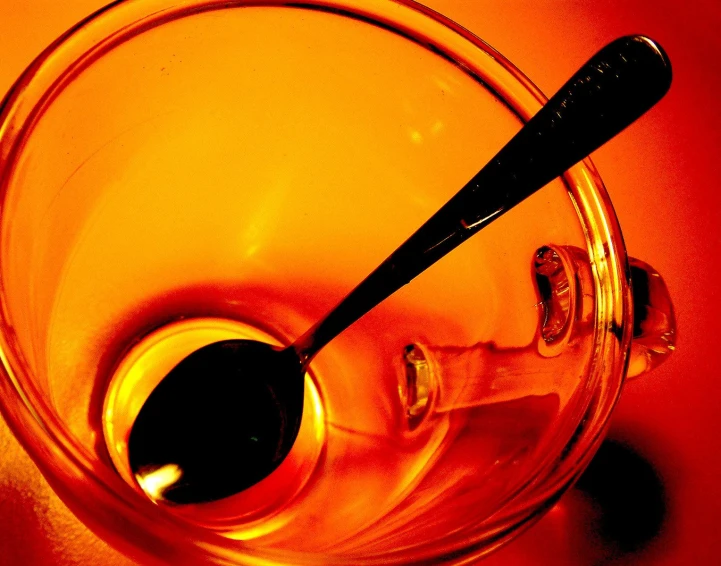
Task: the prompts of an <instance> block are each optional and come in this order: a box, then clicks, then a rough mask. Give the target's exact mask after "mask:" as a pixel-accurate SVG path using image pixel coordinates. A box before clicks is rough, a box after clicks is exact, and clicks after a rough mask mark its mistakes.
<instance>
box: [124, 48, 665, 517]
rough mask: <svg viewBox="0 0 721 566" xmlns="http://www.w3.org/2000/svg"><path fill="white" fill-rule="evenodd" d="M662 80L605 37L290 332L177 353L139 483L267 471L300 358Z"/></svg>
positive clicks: (204, 488)
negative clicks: (450, 190) (273, 340)
mask: <svg viewBox="0 0 721 566" xmlns="http://www.w3.org/2000/svg"><path fill="white" fill-rule="evenodd" d="M670 84H671V66H670V62H669V60H668V57H667V56H666V54H665V53H664V51H663V50H662V49H661V47H659V46H658V44H656V43H655V42H654V41H652V40H650V39H648V38H646V37H643V36H628V37H623V38H620V39H618V40H616V41H614V42H612V43H610V44H609V45H607V46H606V47H604V48H603V49H602V50H601V51H599V52H598V53H597V54H596V55H595V56H594V57H593V58H592V59H591V60H590V61H588V62H587V63H586V64H585V65H584V66H583V67H581V69H580V70H579V71H578V72H577V73H576V74H575V75H573V77H572V78H571V79H570V80H569V81H568V82H567V83H566V84H565V85H564V86H563V87H562V88H561V89H560V90H559V91H558V93H557V94H556V95H555V96H553V98H551V99H550V100H549V101H548V102H547V103H546V104H545V105H544V106H543V108H541V110H540V111H539V112H538V113H537V114H536V115H535V116H534V117H533V118H532V119H531V120H530V121H529V122H528V123H527V124H526V125H525V126H524V127H523V128H522V129H521V130H520V131H519V132H518V133H517V134H516V135H515V136H514V137H513V138H512V139H511V140H510V141H509V142H508V144H507V145H506V146H505V147H503V149H501V151H500V152H499V153H498V154H497V155H496V156H495V157H494V158H493V159H492V160H491V161H490V162H489V163H488V164H487V165H486V166H485V167H484V168H483V169H481V170H480V171H479V172H478V173H477V174H476V175H475V176H474V177H473V178H472V179H471V180H470V181H469V182H468V183H467V184H466V185H465V186H464V187H463V188H462V189H461V190H460V191H459V192H458V193H457V194H456V195H455V196H454V197H453V198H451V200H450V201H448V202H447V203H446V204H445V205H444V206H443V207H442V208H441V209H440V210H439V211H438V212H437V213H436V214H434V215H433V216H432V217H431V218H430V219H429V220H428V221H427V222H426V223H425V224H424V225H423V226H422V227H421V228H420V229H418V231H417V232H415V233H414V234H413V235H412V236H411V237H410V238H409V239H408V240H407V241H406V242H405V243H403V244H402V245H401V246H400V247H399V248H398V249H397V250H396V251H395V252H393V253H392V254H391V255H390V256H389V257H388V259H386V260H385V261H384V262H383V263H382V264H381V265H380V266H379V267H378V268H377V269H376V270H375V271H373V272H372V273H371V274H370V275H369V276H368V277H367V278H366V279H365V280H364V281H362V282H361V283H360V284H359V285H358V286H357V287H356V288H355V289H354V290H353V291H351V292H350V294H348V295H347V296H346V297H345V298H344V299H343V300H342V301H341V302H340V304H338V305H337V306H336V307H335V308H334V309H333V310H332V311H331V312H330V313H329V314H328V315H327V316H326V317H325V318H323V319H322V320H320V321H319V322H318V323H317V324H315V325H314V326H313V327H312V328H310V329H309V330H308V331H307V332H306V333H305V334H303V335H302V336H301V337H300V338H298V339H297V340H296V341H295V342H294V343H293V344H291V345H290V346H288V347H286V348H282V349H281V348H279V347H276V346H271V345H269V344H265V343H262V342H258V341H253V340H226V341H221V342H216V343H213V344H209V345H207V346H205V347H203V348H200V349H198V350H196V351H195V352H193V353H191V354H190V355H189V356H187V357H186V358H185V359H183V360H182V361H181V362H180V363H179V364H178V365H177V366H175V368H174V369H173V370H171V371H170V373H169V374H168V375H167V376H166V377H165V378H164V379H163V380H162V381H161V382H160V384H159V385H158V386H157V387H156V389H155V390H153V392H152V393H151V394H150V396H149V397H148V399H147V400H146V402H145V404H144V405H143V407H142V408H141V410H140V413H139V414H138V417H137V419H136V421H135V423H134V425H133V427H132V429H131V432H130V436H129V439H128V452H129V461H130V467H131V470H132V471H133V474H134V475H135V477H136V478H138V481H139V483H140V484H141V485H144V482H143V479H144V478H147V477H149V476H150V475H151V474H155V476H156V480H157V479H158V478H159V477H160V478H163V477H166V479H161V480H160V482H161V484H162V485H161V488H162V489H157V485H156V489H155V492H154V493H155V494H156V497H155V498H156V499H162V500H164V501H166V502H170V503H175V504H188V503H202V502H209V501H215V500H218V499H222V498H224V497H228V496H230V495H233V494H236V493H239V492H241V491H243V490H244V489H247V488H248V487H250V486H252V485H254V484H256V483H257V482H259V481H260V480H262V479H263V478H265V477H266V476H268V475H269V474H270V473H271V472H272V471H273V470H275V469H276V468H277V467H278V466H279V465H280V463H281V462H282V461H283V459H284V458H285V457H286V456H287V454H288V453H289V451H290V449H291V447H292V446H293V443H294V441H295V439H296V436H297V434H298V429H299V427H300V421H301V415H302V411H303V393H304V377H305V373H306V370H307V368H308V365H309V364H310V362H311V360H312V359H313V357H314V356H315V355H316V354H317V353H318V352H319V351H320V350H321V349H322V348H323V347H324V346H325V345H326V344H328V342H330V341H331V340H332V339H333V338H335V337H336V336H337V335H338V334H339V333H341V332H342V331H343V330H345V329H346V328H347V327H348V326H350V325H351V324H352V323H353V322H355V321H356V320H358V319H359V318H360V317H361V316H363V315H364V314H365V313H366V312H368V311H369V310H371V309H372V308H373V307H375V306H376V305H378V304H379V303H380V302H381V301H383V300H384V299H386V298H387V297H388V296H390V295H391V294H393V293H394V292H395V291H397V290H398V289H400V288H401V287H402V286H404V285H405V284H406V283H408V282H409V281H411V280H412V279H413V278H414V277H416V276H417V275H418V274H420V273H422V272H423V271H424V270H426V269H427V268H428V267H430V266H431V265H432V264H433V263H435V262H436V261H437V260H439V259H440V258H442V257H443V256H445V255H446V254H447V253H449V252H450V251H451V250H453V249H454V248H455V247H456V246H458V245H459V244H461V243H462V242H463V241H465V240H466V239H467V238H469V237H470V236H472V235H473V234H475V233H476V232H478V231H479V230H480V229H481V228H483V227H484V226H486V225H487V224H489V223H490V222H492V221H493V220H495V219H497V218H498V217H499V216H501V215H502V214H504V213H505V212H507V211H508V210H510V209H511V208H512V207H514V206H515V205H517V204H518V203H520V202H521V201H522V200H524V199H525V198H526V197H528V196H530V195H531V194H533V193H534V192H535V191H537V190H539V189H540V188H542V187H543V186H545V185H546V184H547V183H548V182H549V181H551V180H553V179H554V178H556V177H558V176H560V175H561V174H563V172H564V171H566V170H567V169H568V168H570V167H571V166H573V165H574V164H576V163H577V162H578V161H580V160H581V159H583V158H585V157H586V156H587V155H588V154H589V153H591V152H592V151H594V150H595V149H597V148H598V147H600V146H601V145H603V144H604V143H605V142H606V141H608V140H609V139H611V138H612V137H613V136H615V135H616V134H617V133H618V132H620V131H621V130H622V129H624V128H625V127H626V126H628V125H629V124H631V123H632V122H634V121H635V120H636V119H637V118H638V117H640V116H641V115H642V114H643V113H645V112H646V111H647V110H648V109H649V108H651V107H652V106H653V105H654V104H655V103H656V102H658V101H659V100H660V99H661V98H662V97H663V95H664V94H665V93H666V91H667V90H668V88H669V87H670ZM168 470H169V472H168ZM166 472H167V473H166ZM155 483H156V484H157V483H158V482H157V481H156V482H155ZM146 492H148V493H149V494H150V492H149V490H147V489H146ZM159 493H162V495H158V494H159Z"/></svg>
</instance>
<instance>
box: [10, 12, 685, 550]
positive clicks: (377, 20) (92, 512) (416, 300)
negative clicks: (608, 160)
mask: <svg viewBox="0 0 721 566" xmlns="http://www.w3.org/2000/svg"><path fill="white" fill-rule="evenodd" d="M543 101H544V97H543V95H542V94H541V93H540V92H539V91H538V89H537V88H535V87H534V86H533V85H532V84H531V83H530V81H529V80H528V79H527V78H526V77H524V76H523V75H522V74H521V73H520V72H519V71H518V70H517V69H515V67H513V66H512V65H511V64H510V63H509V62H508V61H506V60H505V59H504V58H503V57H502V56H501V55H499V54H498V53H497V52H495V51H494V50H493V49H492V48H490V47H489V46H488V45H486V44H484V43H483V42H482V41H481V40H479V39H478V38H476V37H475V36H473V35H471V34H470V33H469V32H467V31H466V30H463V29H462V28H460V27H459V26H457V25H456V24H454V23H452V22H450V21H449V20H447V19H445V18H443V17H442V16H440V15H438V14H436V13H433V12H431V11H430V10H428V9H426V8H423V7H421V6H419V5H416V4H414V3H412V2H391V1H387V0H336V1H322V0H312V1H306V2H303V3H299V4H288V3H286V2H283V1H280V0H266V1H242V0H239V1H237V2H220V1H216V2H213V1H206V2H201V1H192V0H189V1H186V2H182V3H177V2H171V1H169V0H147V1H128V2H121V3H117V4H114V5H111V6H109V7H108V8H106V9H105V10H102V11H101V12H99V13H98V14H96V15H95V16H93V17H91V18H89V19H88V20H86V21H85V22H82V23H81V24H79V25H78V26H77V27H76V28H74V29H73V30H71V31H70V32H69V33H68V34H66V35H65V36H64V37H63V38H61V39H60V40H58V41H57V42H56V43H55V44H53V45H52V46H50V47H49V48H48V49H47V50H46V51H45V52H44V53H43V54H42V55H41V56H40V57H39V58H38V59H37V60H36V61H35V62H34V63H33V64H32V65H31V67H30V68H29V69H28V70H27V71H26V72H25V74H24V75H23V76H22V77H21V78H20V79H19V81H18V82H17V83H16V85H15V86H14V87H13V89H12V90H11V92H10V93H9V95H8V97H7V98H6V99H5V101H4V103H3V106H2V113H1V114H0V183H1V184H0V197H1V198H2V209H1V210H2V213H1V216H0V246H1V247H0V285H1V286H0V293H1V294H0V300H1V301H2V310H1V312H0V325H1V330H2V333H1V335H0V353H1V354H2V362H3V374H2V376H0V377H1V379H0V392H2V395H1V397H0V405H1V406H2V410H3V414H4V415H5V417H6V419H7V421H8V423H9V425H10V426H11V427H12V429H13V431H14V432H15V434H16V435H17V436H18V438H19V439H20V441H21V442H22V444H23V446H24V447H25V448H26V450H27V451H28V453H29V454H30V455H31V456H32V458H33V459H34V461H35V462H36V464H37V465H38V467H39V468H40V470H41V471H42V472H43V474H44V475H45V477H46V478H47V480H48V482H49V483H50V484H51V485H52V487H53V488H54V489H55V490H56V491H57V492H58V494H59V495H60V496H61V498H62V499H63V500H64V501H65V502H66V504H67V505H68V506H69V507H70V508H71V509H72V510H73V511H74V512H75V513H76V514H77V515H78V517H80V518H81V519H82V520H83V521H84V522H85V523H86V524H87V525H88V526H89V527H90V528H91V529H93V530H94V531H95V532H97V533H98V534H99V535H100V536H102V537H103V538H105V539H106V540H108V541H109V542H110V543H111V544H113V545H115V546H116V547H118V548H120V549H121V550H123V551H125V552H127V553H128V554H129V555H130V556H132V557H134V558H136V559H138V560H141V561H149V562H152V561H158V562H167V563H173V564H185V563H187V564H199V563H209V564H229V563H237V564H288V563H294V564H324V563H333V564H361V563H364V564H365V563H367V564H376V563H377V564H387V563H417V562H420V561H424V560H426V561H433V562H434V563H444V562H448V563H453V562H458V561H463V560H468V559H470V558H473V557H478V556H481V555H483V554H485V553H487V552H489V551H491V550H492V549H494V548H496V547H497V546H498V545H500V544H501V543H502V542H504V541H505V540H508V539H509V538H510V537H511V536H512V535H513V534H515V533H517V532H519V530H520V529H522V528H523V527H524V526H527V525H529V524H530V523H531V522H532V521H533V520H534V519H535V518H537V517H538V516H540V514H541V513H542V512H543V511H544V510H545V509H547V508H548V507H549V506H550V505H551V504H552V503H553V502H554V501H555V500H556V499H557V498H558V497H559V496H560V495H561V494H562V493H563V491H564V490H565V489H567V488H568V487H569V486H570V485H571V484H572V483H573V481H574V480H575V478H577V477H578V475H579V474H580V472H581V471H582V470H583V468H584V466H585V464H586V463H587V462H588V460H589V459H590V457H591V456H592V455H593V452H594V450H595V448H596V447H597V445H598V443H599V440H600V438H601V436H602V433H603V430H604V427H605V424H606V422H607V420H608V417H609V414H610V412H611V410H612V408H613V406H614V404H615V402H616V400H617V398H618V395H619V393H620V390H621V385H622V383H623V381H624V378H625V376H626V374H627V369H629V368H630V369H629V372H628V373H629V375H637V374H640V373H643V372H645V371H648V370H649V369H651V368H652V367H653V366H654V365H655V364H657V363H659V362H660V361H662V360H663V358H664V357H665V356H666V355H667V354H668V353H669V352H670V351H671V350H672V349H673V337H674V329H675V322H674V318H673V308H672V306H671V303H670V301H669V300H668V294H667V292H666V289H665V285H664V284H663V280H662V279H661V278H660V276H658V274H657V273H656V272H655V271H654V270H653V269H652V268H651V267H650V266H648V265H646V264H643V263H642V262H638V261H636V260H632V261H631V262H630V263H629V261H628V259H627V257H626V253H625V249H624V246H623V240H622V236H621V233H620V230H619V227H618V225H617V222H616V219H615V216H614V214H613V210H612V208H611V205H610V202H609V201H608V197H607V194H606V192H605V190H604V188H603V185H602V183H601V181H600V178H599V177H598V175H597V173H596V172H595V170H594V168H593V165H592V164H591V162H590V161H589V160H586V161H585V162H583V163H581V164H579V165H577V166H576V167H574V168H573V169H571V170H570V171H568V172H567V173H566V174H565V176H564V177H563V178H562V179H557V180H556V181H554V182H552V183H550V184H549V185H548V186H547V187H545V188H544V189H543V190H542V191H539V192H538V193H537V194H536V195H534V196H532V197H531V198H529V199H528V200H527V201H525V202H524V203H522V204H521V205H519V206H518V207H517V208H516V209H514V210H513V211H511V212H509V213H508V214H506V215H505V216H504V217H503V218H501V219H499V220H498V221H497V222H496V223H494V224H492V225H491V226H489V227H488V228H486V229H485V230H484V231H483V232H482V233H481V234H479V235H477V236H475V237H474V238H473V239H471V240H469V241H468V242H467V243H465V244H464V245H463V246H461V247H460V248H458V249H457V250H455V251H454V252H452V253H451V254H450V255H449V256H447V257H446V258H444V259H443V260H441V261H440V262H439V263H438V264H436V265H435V266H433V267H432V268H431V269H430V270H428V271H427V272H426V273H424V274H422V275H421V276H419V277H418V278H417V279H416V280H414V281H413V282H412V283H411V284H409V285H408V286H407V287H405V288H404V289H402V290H401V291H399V292H398V293H396V294H395V295H394V296H392V297H391V298H389V299H388V300H386V301H385V302H384V303H383V304H381V305H380V306H378V307H377V308H376V309H374V310H373V311H372V312H371V313H369V314H368V315H366V316H365V317H363V318H362V319H361V320H360V321H358V322H357V323H356V324H354V325H353V326H352V327H351V328H349V329H348V330H347V331H346V332H344V333H343V334H342V335H341V336H339V337H338V338H337V339H336V340H334V341H333V342H332V343H331V344H329V345H328V346H327V347H326V349H324V350H323V352H322V353H321V354H319V355H318V357H317V358H316V359H315V360H314V362H313V364H312V367H311V371H310V372H309V374H308V376H307V378H306V407H305V413H304V418H303V425H302V428H301V432H300V435H299V439H298V441H297V443H296V445H295V446H294V448H293V451H292V452H291V454H290V456H289V458H288V459H287V460H286V461H285V462H284V463H283V465H282V466H281V467H280V468H279V469H278V470H277V471H276V472H274V473H273V474H272V475H271V476H269V477H268V478H267V479H265V480H263V481H262V482H261V483H259V484H258V485H256V486H254V487H252V488H251V489H249V490H247V491H246V492H244V493H241V494H238V495H237V496H233V497H231V498H228V499H226V500H223V501H220V502H216V503H212V504H204V505H194V506H173V505H169V504H166V503H164V502H163V501H162V481H161V482H160V484H158V478H140V481H138V480H139V479H138V478H135V477H133V474H132V473H131V472H130V470H129V466H128V464H127V434H128V431H129V428H130V426H132V422H133V419H134V417H135V415H137V412H138V410H139V408H140V406H141V405H142V403H143V401H144V399H145V398H146V397H147V395H148V394H149V392H150V391H151V390H152V388H153V387H154V385H155V384H156V383H157V382H158V381H159V380H160V379H161V378H162V377H163V375H164V374H165V373H166V372H167V371H168V370H169V369H170V368H172V366H173V365H174V364H175V363H177V361H179V360H180V359H182V358H183V357H184V356H185V355H186V354H187V353H189V352H190V351H193V350H194V349H195V348H197V347H200V346H202V345H204V344H207V343H210V342H212V341H215V340H220V339H225V338H228V337H250V338H260V339H263V340H270V341H275V342H277V343H289V342H290V341H292V340H293V339H294V338H295V337H297V336H299V335H300V334H301V333H302V332H303V331H305V330H306V329H307V328H308V327H309V326H310V325H311V324H312V323H313V322H315V321H316V320H318V319H319V318H320V317H321V316H323V315H324V314H325V313H326V312H327V311H328V310H329V309H330V308H331V307H332V306H334V305H335V304H336V303H337V302H338V301H339V300H340V299H341V298H342V296H343V295H344V294H345V293H346V292H347V291H349V290H350V289H352V288H353V287H354V286H355V284H356V283H358V282H359V281H360V280H361V279H362V278H363V277H364V276H365V275H366V274H367V273H369V272H370V271H371V270H372V269H373V268H374V267H375V266H376V265H377V264H379V263H380V262H381V261H382V260H383V259H384V258H385V257H386V256H387V255H388V254H389V253H390V252H391V251H393V250H394V249H395V248H396V247H397V246H398V245H399V244H400V243H401V242H402V241H404V240H405V238H406V237H407V236H408V235H410V234H411V233H412V232H413V231H414V230H415V228H417V227H418V226H420V225H421V224H422V223H423V221H425V220H426V219H427V218H428V217H429V216H430V215H431V214H432V213H433V212H434V211H435V210H436V209H437V208H439V207H440V205H441V204H443V203H444V202H445V201H446V200H448V198H450V196H452V195H453V194H454V193H455V192H456V191H457V190H458V189H459V188H460V187H461V186H463V185H464V183H465V182H466V181H467V180H468V179H469V178H470V177H471V176H472V175H473V174H474V173H475V172H476V171H477V170H478V169H479V168H480V167H481V166H482V165H484V164H485V163H486V162H487V161H488V160H489V159H490V158H491V157H492V156H493V155H494V154H495V152H496V151H497V150H498V149H499V148H500V147H502V146H503V144H504V143H505V142H506V141H507V140H508V139H509V138H510V137H511V136H512V135H513V134H514V133H515V132H516V131H517V130H518V129H519V128H520V126H521V125H522V123H523V122H524V121H525V120H527V119H528V118H529V117H530V116H532V115H533V114H534V113H535V112H536V111H537V110H538V108H539V107H540V106H541V104H542V103H543ZM632 273H633V274H635V276H634V282H635V286H634V291H633V292H632V291H631V287H630V276H631V274H632ZM230 440H231V439H229V442H230ZM148 493H150V494H151V495H153V494H154V495H155V496H156V497H155V499H156V501H153V500H151V498H148Z"/></svg>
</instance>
